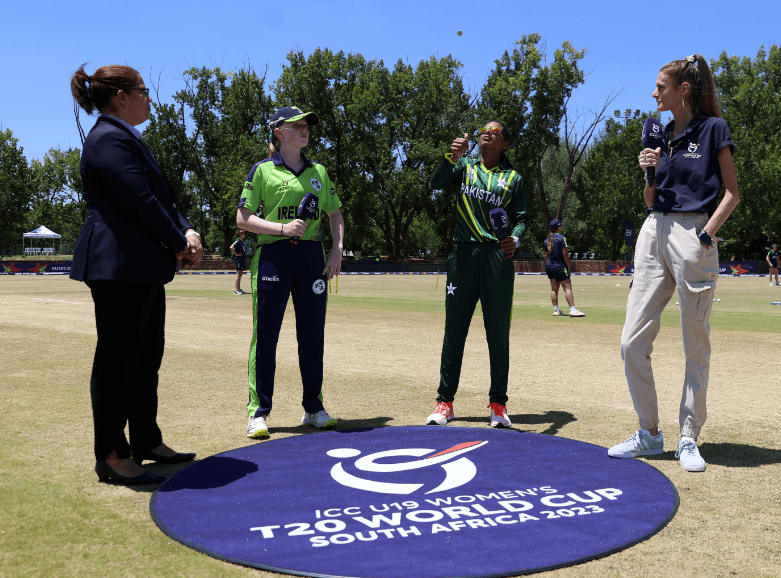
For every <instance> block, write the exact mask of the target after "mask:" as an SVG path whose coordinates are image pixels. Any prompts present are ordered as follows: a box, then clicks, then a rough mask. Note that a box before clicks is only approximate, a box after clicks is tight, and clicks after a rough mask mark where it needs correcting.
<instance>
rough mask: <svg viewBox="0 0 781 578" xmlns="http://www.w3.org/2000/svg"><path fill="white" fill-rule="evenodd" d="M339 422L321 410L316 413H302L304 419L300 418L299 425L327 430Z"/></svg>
mask: <svg viewBox="0 0 781 578" xmlns="http://www.w3.org/2000/svg"><path fill="white" fill-rule="evenodd" d="M338 421H339V420H337V419H336V418H335V417H331V416H330V415H328V414H327V413H326V411H325V410H324V409H321V410H320V411H318V412H317V413H307V412H304V417H302V418H301V423H302V424H304V425H313V426H315V427H316V428H319V429H327V428H333V427H336V424H337V422H338Z"/></svg>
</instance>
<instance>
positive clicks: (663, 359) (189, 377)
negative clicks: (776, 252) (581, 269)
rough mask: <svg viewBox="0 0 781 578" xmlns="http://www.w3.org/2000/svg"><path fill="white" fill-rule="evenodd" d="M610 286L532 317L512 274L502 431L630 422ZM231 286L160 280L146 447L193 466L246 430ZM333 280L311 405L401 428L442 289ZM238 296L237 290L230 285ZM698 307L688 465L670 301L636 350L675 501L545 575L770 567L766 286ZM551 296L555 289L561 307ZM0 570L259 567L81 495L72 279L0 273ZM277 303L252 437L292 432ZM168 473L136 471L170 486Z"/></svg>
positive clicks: (772, 573) (426, 402) (92, 479)
mask: <svg viewBox="0 0 781 578" xmlns="http://www.w3.org/2000/svg"><path fill="white" fill-rule="evenodd" d="M629 280H630V278H629V277H596V276H595V277H586V276H583V277H581V276H577V277H574V278H573V286H574V289H575V298H576V304H577V306H578V308H579V309H581V310H582V311H584V312H586V314H587V316H586V317H585V318H582V319H570V318H568V317H559V318H554V317H552V316H551V307H550V302H549V284H548V281H547V278H545V277H543V276H519V277H516V281H515V297H514V305H513V325H512V330H511V341H510V343H511V354H512V360H511V366H510V386H509V392H508V393H509V396H510V401H509V402H508V412H509V414H510V417H511V418H512V420H513V424H514V425H513V427H514V428H516V429H518V430H521V431H529V432H536V433H542V434H546V435H555V436H561V437H566V438H571V439H577V440H582V441H587V442H591V443H595V444H598V445H602V446H610V445H612V444H614V443H617V442H619V441H623V440H624V439H625V438H626V437H627V436H628V435H629V434H630V433H632V431H634V430H635V429H636V428H637V418H636V416H635V413H634V411H633V409H632V406H631V405H632V402H631V399H630V397H629V392H628V390H627V387H626V383H625V379H624V376H623V364H622V362H621V358H620V352H619V340H620V335H621V327H622V323H623V319H624V310H625V306H626V296H627V292H628V286H629ZM233 281H234V277H233V276H231V275H185V276H178V277H177V278H176V279H175V280H174V281H173V282H172V283H171V284H170V285H168V288H167V295H168V323H167V334H166V356H165V359H164V360H163V367H162V370H161V381H160V384H161V385H160V410H159V422H160V425H161V428H162V430H163V434H164V436H165V440H166V442H167V443H169V444H170V445H171V446H173V447H174V448H176V449H179V450H181V451H196V452H198V456H199V458H204V457H206V456H209V455H212V454H216V453H220V452H224V451H227V450H231V449H234V448H238V447H243V446H246V445H249V444H254V443H259V442H254V441H251V440H248V439H247V438H246V437H245V428H246V411H245V404H246V400H247V384H246V367H247V352H248V348H249V339H250V332H251V326H252V310H251V301H252V298H251V296H250V295H245V296H235V295H233ZM436 283H437V279H436V277H435V276H431V275H426V276H422V275H420V276H419V275H415V276H406V275H405V276H401V275H377V276H374V275H372V276H342V277H341V278H340V280H339V286H338V293H336V292H335V290H336V284H335V283H333V282H332V283H331V289H332V291H333V292H332V293H331V295H330V298H329V310H328V320H327V327H326V353H325V384H324V395H325V401H326V408H327V410H328V411H329V413H330V414H331V415H333V416H335V417H338V418H339V419H340V427H342V428H353V427H367V426H373V427H379V426H401V425H419V424H422V423H423V420H424V419H425V417H426V416H427V415H428V414H429V413H430V412H431V410H432V409H433V407H434V399H435V397H436V387H437V384H438V375H439V355H440V350H441V345H442V335H443V326H444V294H445V291H444V285H445V278H444V276H440V277H439V280H438V283H439V287H438V290H436V291H435V285H436ZM243 286H244V289H245V290H248V289H249V279H248V277H245V279H244V284H243ZM714 297H715V298H718V299H721V301H719V302H716V303H714V304H713V313H712V315H711V327H712V333H711V338H712V345H713V355H712V367H711V380H710V385H709V389H710V392H709V396H708V403H709V408H708V410H709V412H708V413H709V417H708V423H707V424H706V426H705V428H704V430H703V432H702V435H701V437H700V450H701V453H702V455H703V457H704V458H705V460H706V461H707V462H708V469H707V470H706V471H705V472H704V473H700V474H692V473H686V472H683V471H682V470H681V469H680V467H679V466H678V463H677V461H676V460H675V458H674V446H675V441H677V435H676V432H677V429H678V425H677V416H678V405H679V403H680V391H681V385H682V382H683V372H684V358H683V353H682V346H681V337H680V324H679V319H678V310H677V307H675V305H674V303H675V301H676V300H677V298H676V297H673V299H672V301H671V302H670V304H669V306H668V307H667V309H666V310H665V312H664V313H663V315H662V330H661V332H660V334H659V337H658V338H657V340H656V343H655V348H654V353H653V359H654V372H655V376H656V380H657V389H658V395H659V402H660V417H661V421H662V424H661V427H662V429H663V430H664V431H665V434H666V436H667V440H668V441H667V445H666V449H667V450H668V451H666V453H665V454H663V455H662V456H656V457H654V458H649V459H648V462H649V463H650V464H652V465H653V466H654V467H656V468H658V469H659V470H660V471H662V472H663V473H664V474H665V475H667V476H668V477H669V478H670V479H671V480H672V482H673V483H674V484H675V485H676V487H677V488H678V491H679V493H680V497H681V505H680V509H679V511H678V514H677V515H676V517H675V518H674V519H673V520H672V522H671V523H670V524H669V525H668V526H667V527H665V528H664V529H663V530H662V531H661V532H660V533H659V534H657V535H656V536H654V537H652V538H651V539H649V540H647V541H645V542H642V543H640V544H638V545H636V546H634V547H632V548H629V549H627V550H624V551H622V552H619V553H616V554H613V555H611V556H608V557H605V558H602V559H599V560H594V561H591V562H588V563H585V564H582V565H579V566H573V567H569V568H563V569H560V570H556V571H551V572H548V573H546V575H550V576H552V577H555V578H560V577H581V576H583V577H587V578H597V577H613V576H628V577H634V576H644V575H653V574H656V575H665V576H673V577H677V576H687V577H688V576H741V577H774V578H775V577H777V576H778V575H779V574H781V526H779V519H780V517H781V489H780V488H781V485H779V483H778V479H779V477H781V441H780V440H781V438H779V436H778V434H777V433H776V430H777V422H778V417H779V410H780V409H781V395H779V394H780V393H781V379H779V377H778V369H777V367H778V364H777V360H778V358H779V352H781V307H777V306H771V305H770V304H769V303H770V302H771V301H781V287H769V286H768V283H767V279H766V278H732V277H723V278H720V279H719V280H718V288H717V291H716V294H715V296H714ZM560 301H561V303H564V299H563V295H561V296H560ZM0 323H2V334H1V335H2V337H1V338H0V342H1V343H2V366H3V372H2V377H1V378H0V383H1V384H2V399H3V403H2V417H0V576H2V577H5V576H9V577H11V576H13V577H17V576H20V577H21V576H58V577H59V576H79V577H104V576H105V577H135V576H139V577H142V576H153V577H156V576H166V577H167V576H183V577H184V576H188V577H189V576H198V577H202V576H203V577H211V576H214V577H222V576H226V577H238V576H276V574H273V573H268V572H262V571H258V570H254V569H250V568H244V567H241V566H235V565H232V564H229V563H227V562H222V561H219V560H216V559H212V558H210V557H208V556H205V555H203V554H200V553H198V552H196V551H194V550H191V549H189V548H187V547H185V546H183V545H181V544H179V543H178V542H175V541H173V540H171V539H170V538H168V537H167V536H165V535H164V534H163V533H162V532H161V531H160V530H159V529H158V528H157V526H156V525H155V524H154V522H153V521H152V519H151V517H150V515H149V498H150V495H151V491H152V490H153V488H154V487H152V488H144V487H136V488H128V487H121V486H114V485H107V484H99V483H98V482H97V477H96V476H95V474H94V472H93V471H92V468H93V466H94V457H93V454H92V418H91V409H90V401H89V373H90V368H91V361H92V355H93V352H94V347H95V329H94V317H93V310H92V301H91V298H90V295H89V291H88V290H87V288H86V287H85V286H84V285H83V284H81V283H77V282H74V281H70V280H68V279H66V278H63V277H59V276H4V277H1V278H0ZM294 331H295V325H294V319H293V312H292V307H289V309H288V314H287V316H286V318H285V322H284V324H283V329H282V335H281V337H280V344H279V350H278V359H277V376H278V377H277V387H276V392H275V396H274V413H273V414H272V416H271V418H270V419H269V426H270V429H271V441H270V442H262V443H273V440H275V439H280V438H283V437H286V436H292V435H309V434H310V433H311V430H310V429H308V428H304V427H302V426H301V425H300V423H299V420H300V418H301V412H302V410H301V405H300V390H301V385H300V379H299V376H298V365H297V358H296V345H295V335H294ZM487 392H488V352H487V346H486V343H485V336H484V330H483V327H482V320H481V319H480V311H479V307H478V311H477V312H476V315H475V318H474V321H473V325H472V328H471V332H470V336H469V338H468V340H467V350H466V354H465V357H464V368H463V372H462V382H461V386H460V389H459V393H458V396H457V398H456V404H455V407H456V416H457V418H458V419H457V421H456V422H454V424H456V425H459V426H468V427H476V428H483V427H488V424H487V417H488V413H487V412H488V410H487V409H486V407H485V406H486V405H487V403H488V401H487ZM178 467H181V466H152V469H154V470H155V471H158V472H161V473H164V474H167V475H170V474H173V473H174V472H175V471H177V469H178Z"/></svg>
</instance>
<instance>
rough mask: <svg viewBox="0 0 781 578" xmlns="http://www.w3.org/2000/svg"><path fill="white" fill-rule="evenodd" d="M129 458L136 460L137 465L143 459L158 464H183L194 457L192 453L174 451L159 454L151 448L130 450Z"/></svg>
mask: <svg viewBox="0 0 781 578" xmlns="http://www.w3.org/2000/svg"><path fill="white" fill-rule="evenodd" d="M130 458H131V459H132V460H133V461H134V462H136V463H137V464H138V465H139V466H140V465H141V462H143V461H144V460H148V461H152V462H157V463H158V464H183V463H185V462H191V461H193V460H194V459H195V454H194V453H188V454H180V453H179V452H176V453H175V454H174V455H172V456H161V455H159V454H155V453H153V452H152V451H151V450H144V451H135V450H130Z"/></svg>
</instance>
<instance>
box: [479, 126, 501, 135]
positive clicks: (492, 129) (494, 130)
mask: <svg viewBox="0 0 781 578" xmlns="http://www.w3.org/2000/svg"><path fill="white" fill-rule="evenodd" d="M477 132H478V133H479V134H485V133H488V134H500V133H501V132H502V127H500V126H484V127H483V128H481V129H480V130H479V131H477Z"/></svg>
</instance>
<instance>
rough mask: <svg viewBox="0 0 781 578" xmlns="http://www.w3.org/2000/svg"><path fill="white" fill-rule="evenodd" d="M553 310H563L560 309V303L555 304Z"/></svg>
mask: <svg viewBox="0 0 781 578" xmlns="http://www.w3.org/2000/svg"><path fill="white" fill-rule="evenodd" d="M553 310H554V311H561V309H559V306H558V305H554V306H553Z"/></svg>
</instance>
